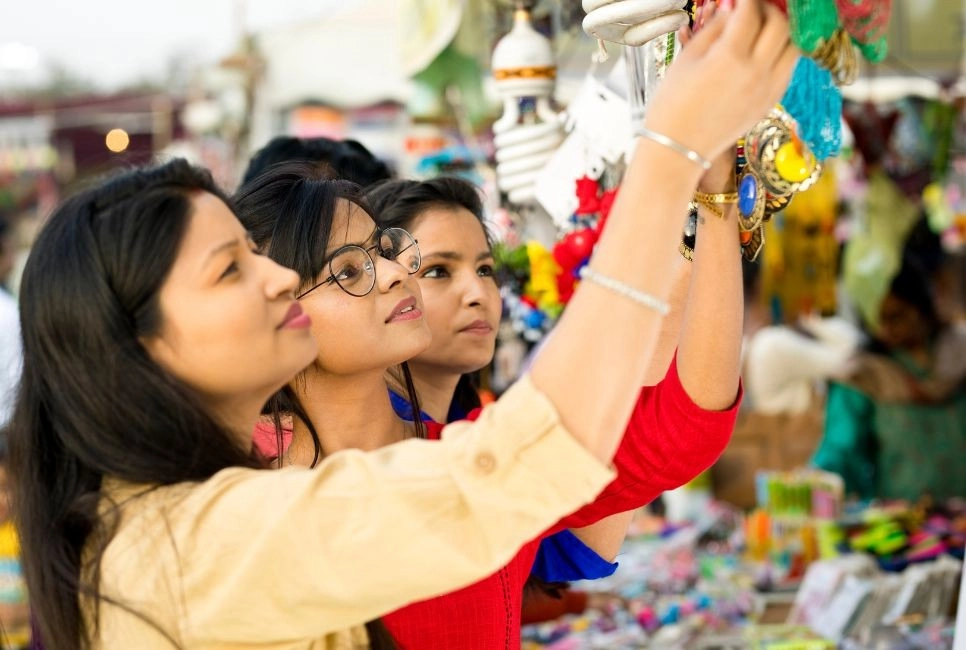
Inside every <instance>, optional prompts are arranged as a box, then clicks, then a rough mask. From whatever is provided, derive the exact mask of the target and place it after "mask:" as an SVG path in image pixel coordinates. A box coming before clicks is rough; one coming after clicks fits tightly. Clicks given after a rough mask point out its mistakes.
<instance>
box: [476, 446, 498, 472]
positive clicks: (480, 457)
mask: <svg viewBox="0 0 966 650" xmlns="http://www.w3.org/2000/svg"><path fill="white" fill-rule="evenodd" d="M476 469H478V470H480V472H482V473H483V474H489V473H491V472H492V471H493V470H494V469H496V458H494V457H493V454H491V453H490V452H488V451H481V452H480V453H478V454H477V455H476Z"/></svg>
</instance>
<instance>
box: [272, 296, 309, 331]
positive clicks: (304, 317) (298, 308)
mask: <svg viewBox="0 0 966 650" xmlns="http://www.w3.org/2000/svg"><path fill="white" fill-rule="evenodd" d="M311 324H312V319H311V318H310V317H309V315H308V314H306V313H305V312H303V311H302V305H300V304H298V302H293V303H292V306H291V307H289V308H288V312H287V313H286V314H285V318H284V319H283V320H282V324H281V325H279V326H278V328H279V329H303V328H305V327H309V326H310V325H311Z"/></svg>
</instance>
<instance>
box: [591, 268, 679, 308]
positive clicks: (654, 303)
mask: <svg viewBox="0 0 966 650" xmlns="http://www.w3.org/2000/svg"><path fill="white" fill-rule="evenodd" d="M580 279H581V280H587V281H588V282H593V283H594V284H596V285H599V286H601V287H603V288H604V289H607V290H609V291H613V292H614V293H616V294H618V295H621V296H624V297H625V298H630V299H631V300H633V301H634V302H636V303H638V304H641V305H644V306H645V307H647V308H649V309H653V310H654V311H656V312H658V313H659V314H661V315H662V316H664V315H666V314H667V313H668V312H669V311H670V310H671V308H670V307H669V306H668V304H667V303H666V302H664V301H663V300H659V299H658V298H655V297H654V296H652V295H651V294H649V293H644V292H643V291H641V290H639V289H635V288H634V287H632V286H630V285H629V284H624V283H623V282H621V281H620V280H615V279H614V278H611V277H609V276H606V275H602V274H600V273H598V272H597V271H595V270H593V269H592V268H590V267H589V266H584V267H581V269H580Z"/></svg>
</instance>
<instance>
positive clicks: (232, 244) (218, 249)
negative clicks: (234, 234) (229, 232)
mask: <svg viewBox="0 0 966 650" xmlns="http://www.w3.org/2000/svg"><path fill="white" fill-rule="evenodd" d="M232 248H238V240H237V239H232V240H230V241H226V242H223V243H221V244H218V245H217V246H215V247H214V248H212V249H211V250H210V251H208V255H207V256H206V257H205V261H204V264H203V266H208V265H209V264H210V263H211V260H213V259H214V258H215V257H216V256H217V255H218V254H219V253H222V252H224V251H226V250H229V249H232Z"/></svg>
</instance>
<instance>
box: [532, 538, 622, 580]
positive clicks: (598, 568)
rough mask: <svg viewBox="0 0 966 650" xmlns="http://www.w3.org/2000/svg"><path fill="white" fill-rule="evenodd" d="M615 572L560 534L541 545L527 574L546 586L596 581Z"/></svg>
mask: <svg viewBox="0 0 966 650" xmlns="http://www.w3.org/2000/svg"><path fill="white" fill-rule="evenodd" d="M616 570H617V562H613V563H612V562H608V561H607V560H605V559H604V558H602V557H601V556H599V555H597V553H596V552H595V551H594V550H593V549H592V548H590V547H589V546H587V545H586V544H584V543H583V542H582V541H580V539H579V538H578V537H577V536H576V535H574V534H573V533H572V532H570V531H569V530H561V531H560V532H559V533H554V534H553V535H551V536H550V537H546V538H544V539H543V540H541V542H540V548H539V549H538V550H537V557H536V558H535V559H534V560H533V567H532V568H531V569H530V573H531V574H533V575H535V576H537V577H538V578H542V579H543V580H546V581H547V582H570V581H572V580H596V579H598V578H606V577H607V576H609V575H611V574H613V573H614V571H616Z"/></svg>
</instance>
